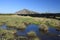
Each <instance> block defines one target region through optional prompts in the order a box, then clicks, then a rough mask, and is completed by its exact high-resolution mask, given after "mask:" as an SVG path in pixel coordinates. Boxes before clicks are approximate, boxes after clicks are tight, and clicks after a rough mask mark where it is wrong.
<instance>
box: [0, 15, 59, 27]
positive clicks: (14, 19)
mask: <svg viewBox="0 0 60 40" xmlns="http://www.w3.org/2000/svg"><path fill="white" fill-rule="evenodd" d="M3 23H6V24H7V26H8V27H21V25H22V24H23V23H25V25H26V24H37V25H40V24H45V25H48V26H50V27H56V26H57V25H58V24H59V23H60V20H56V19H48V18H37V17H29V16H26V17H25V16H18V15H9V16H8V15H6V16H4V15H0V25H3ZM25 25H24V26H25Z"/></svg>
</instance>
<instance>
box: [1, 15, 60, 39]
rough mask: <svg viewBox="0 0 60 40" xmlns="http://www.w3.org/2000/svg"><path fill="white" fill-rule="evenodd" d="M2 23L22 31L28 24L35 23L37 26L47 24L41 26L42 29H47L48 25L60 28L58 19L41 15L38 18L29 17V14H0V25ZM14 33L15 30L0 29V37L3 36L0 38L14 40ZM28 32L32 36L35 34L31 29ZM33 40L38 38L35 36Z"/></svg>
mask: <svg viewBox="0 0 60 40" xmlns="http://www.w3.org/2000/svg"><path fill="white" fill-rule="evenodd" d="M3 24H6V26H7V27H9V28H15V29H17V30H22V31H24V30H25V29H26V28H27V26H28V25H29V24H36V25H39V26H40V25H41V24H42V25H45V26H47V27H43V26H42V27H43V28H42V29H43V30H46V29H48V26H49V27H53V28H56V29H58V30H60V20H56V19H49V18H42V17H40V18H38V17H30V16H18V15H0V26H2V25H3ZM39 28H40V27H39ZM44 28H45V29H44ZM43 30H42V31H43ZM15 33H16V30H5V29H0V37H1V36H2V38H3V39H1V40H5V39H6V40H14V38H15V36H16V35H15ZM30 33H32V36H33V35H35V34H33V33H34V32H33V31H31V32H30ZM30 33H29V34H30ZM33 40H39V38H38V37H36V38H35V39H34V38H33Z"/></svg>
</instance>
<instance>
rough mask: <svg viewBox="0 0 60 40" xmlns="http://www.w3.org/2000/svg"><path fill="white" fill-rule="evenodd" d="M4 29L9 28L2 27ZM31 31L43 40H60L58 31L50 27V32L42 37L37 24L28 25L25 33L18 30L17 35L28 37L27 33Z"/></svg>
mask: <svg viewBox="0 0 60 40" xmlns="http://www.w3.org/2000/svg"><path fill="white" fill-rule="evenodd" d="M2 28H3V29H7V26H6V25H5V24H4V25H2ZM12 29H14V28H12ZM16 30H17V29H16ZM30 31H34V32H36V34H37V36H38V37H40V38H41V39H42V40H60V36H58V35H60V32H58V31H56V29H55V28H51V27H49V30H48V31H49V32H48V33H47V34H44V35H42V34H41V32H40V31H39V28H38V25H35V24H30V25H28V26H27V28H26V29H25V30H24V31H21V30H17V33H16V34H17V35H18V36H27V33H28V32H30Z"/></svg>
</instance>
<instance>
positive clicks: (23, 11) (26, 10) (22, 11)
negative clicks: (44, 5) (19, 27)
mask: <svg viewBox="0 0 60 40" xmlns="http://www.w3.org/2000/svg"><path fill="white" fill-rule="evenodd" d="M16 14H39V13H37V12H34V11H30V10H28V9H23V10H20V11H17V12H16Z"/></svg>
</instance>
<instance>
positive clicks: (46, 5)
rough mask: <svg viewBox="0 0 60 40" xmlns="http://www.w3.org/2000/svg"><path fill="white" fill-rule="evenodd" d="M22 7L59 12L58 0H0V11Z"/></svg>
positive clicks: (12, 10) (4, 11)
mask: <svg viewBox="0 0 60 40" xmlns="http://www.w3.org/2000/svg"><path fill="white" fill-rule="evenodd" d="M22 9H29V10H32V11H36V12H41V13H43V12H44V13H45V12H52V13H56V12H58V13H60V0H0V13H14V12H16V11H19V10H22Z"/></svg>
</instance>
